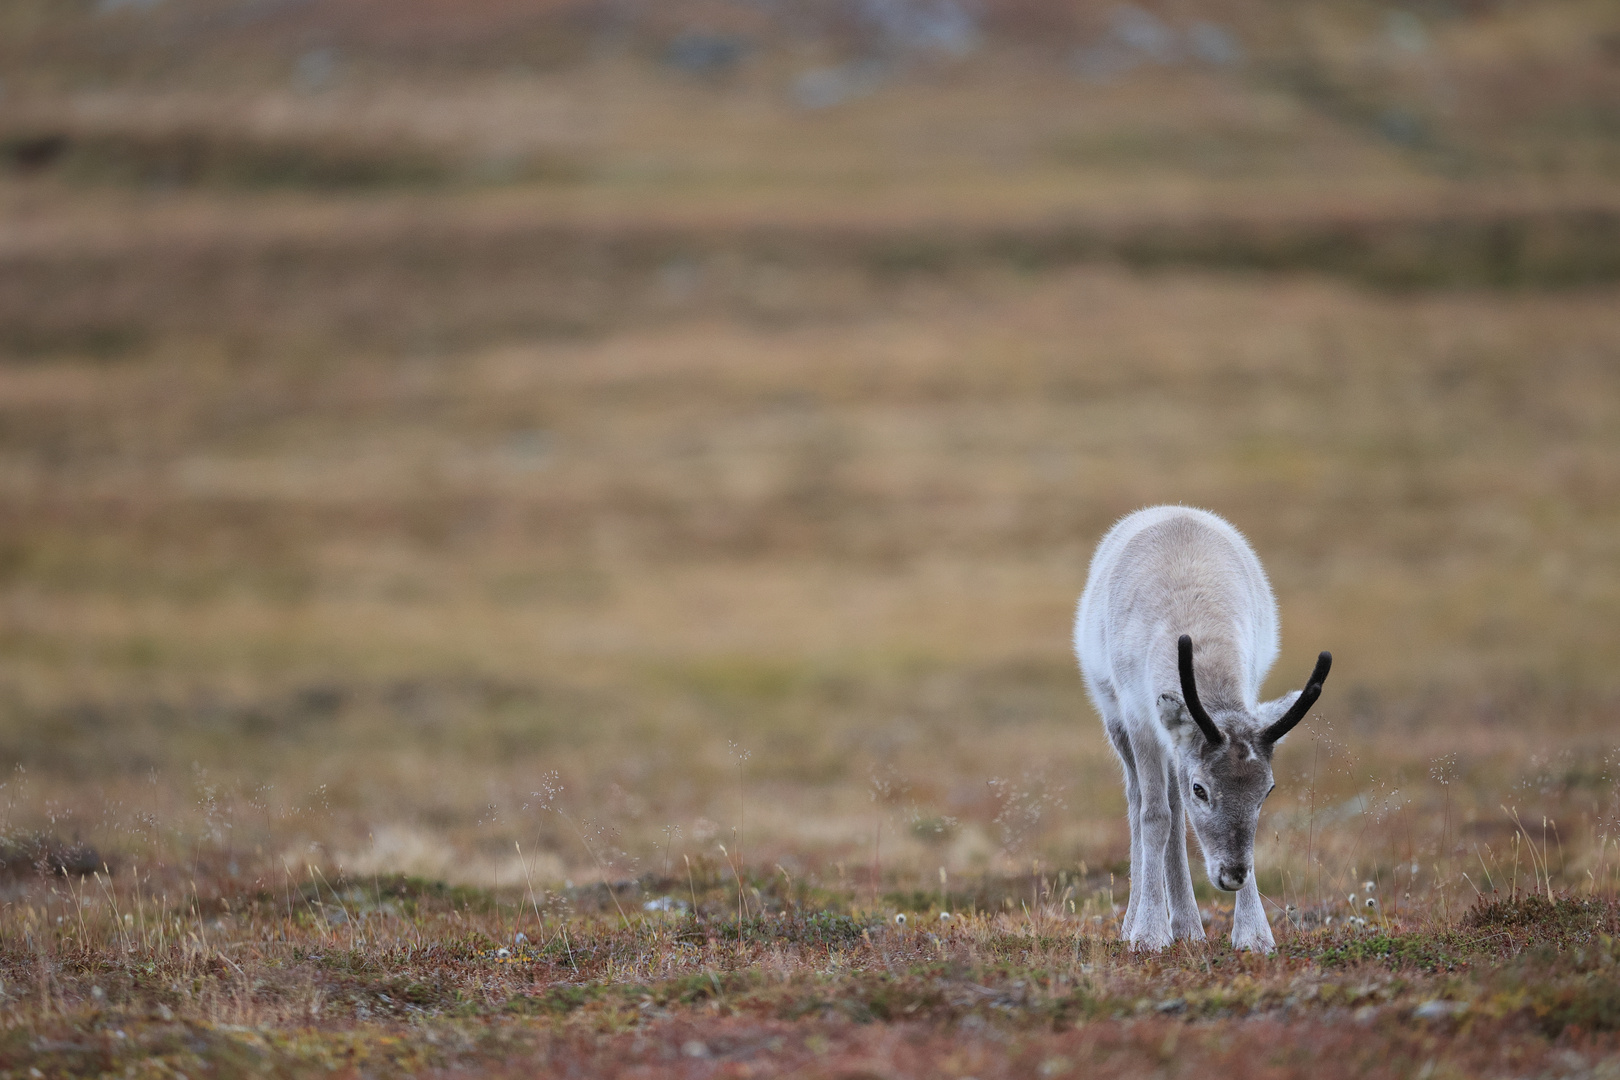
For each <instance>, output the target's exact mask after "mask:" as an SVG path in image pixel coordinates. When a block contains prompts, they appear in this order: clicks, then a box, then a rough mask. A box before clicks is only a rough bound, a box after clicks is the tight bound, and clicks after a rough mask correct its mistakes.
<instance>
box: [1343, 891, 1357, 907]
mask: <svg viewBox="0 0 1620 1080" xmlns="http://www.w3.org/2000/svg"><path fill="white" fill-rule="evenodd" d="M1345 899H1346V900H1348V901H1349V902H1350V906H1351V907H1355V906H1356V894H1355V893H1351V894H1350V895H1349V896H1347V897H1345Z"/></svg>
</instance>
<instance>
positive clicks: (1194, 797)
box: [1159, 634, 1333, 892]
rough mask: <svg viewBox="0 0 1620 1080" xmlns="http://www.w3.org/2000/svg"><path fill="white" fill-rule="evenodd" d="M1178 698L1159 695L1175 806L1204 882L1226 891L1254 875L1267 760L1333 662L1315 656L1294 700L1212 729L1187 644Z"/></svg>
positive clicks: (1268, 779) (1234, 714)
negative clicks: (1171, 752) (1200, 860)
mask: <svg viewBox="0 0 1620 1080" xmlns="http://www.w3.org/2000/svg"><path fill="white" fill-rule="evenodd" d="M1178 652H1179V655H1178V658H1177V659H1178V661H1179V667H1180V671H1181V695H1182V696H1181V698H1179V699H1177V698H1176V697H1174V696H1173V695H1169V694H1167V695H1164V696H1163V697H1162V698H1161V699H1160V701H1159V708H1160V719H1161V721H1162V722H1163V723H1164V725H1165V728H1166V729H1167V730H1168V731H1169V732H1170V735H1171V739H1172V741H1174V743H1175V744H1176V749H1177V755H1176V756H1177V758H1178V759H1179V764H1180V768H1179V769H1178V770H1177V771H1178V773H1179V774H1180V775H1179V776H1178V777H1177V778H1176V782H1177V783H1179V784H1180V785H1181V788H1182V790H1181V801H1182V805H1183V806H1184V807H1185V808H1186V812H1187V819H1188V820H1189V821H1191V822H1192V827H1193V835H1194V836H1196V837H1197V838H1198V846H1199V847H1200V848H1201V849H1202V850H1203V853H1204V867H1205V869H1206V870H1207V871H1208V873H1209V880H1210V882H1211V883H1212V884H1214V885H1215V887H1216V888H1218V889H1225V890H1227V891H1228V892H1233V891H1236V890H1237V889H1240V888H1242V887H1243V884H1244V882H1246V881H1248V880H1249V876H1250V875H1251V874H1253V873H1254V834H1255V830H1256V828H1257V827H1258V826H1259V824H1260V805H1261V803H1263V802H1265V801H1266V796H1267V795H1269V794H1271V790H1272V788H1273V787H1274V786H1275V784H1274V782H1273V780H1272V775H1271V753H1272V750H1273V749H1274V748H1275V747H1276V745H1277V742H1278V740H1280V739H1281V738H1282V737H1283V736H1284V735H1286V734H1288V732H1289V731H1291V730H1292V729H1293V727H1294V725H1296V724H1298V723H1299V722H1300V720H1302V719H1303V718H1304V716H1305V714H1306V713H1307V712H1308V711H1310V707H1311V706H1312V705H1313V704H1315V703H1316V699H1317V698H1318V697H1320V696H1321V693H1322V681H1323V680H1324V679H1326V678H1327V674H1328V669H1329V668H1330V667H1331V666H1332V663H1333V658H1332V656H1330V655H1329V654H1327V653H1322V654H1321V656H1319V657H1318V658H1317V661H1316V670H1315V671H1314V672H1312V674H1311V679H1310V681H1309V682H1308V683H1306V684H1305V689H1304V690H1302V691H1300V692H1299V694H1298V695H1294V694H1290V695H1288V696H1286V697H1281V698H1278V699H1276V700H1275V701H1268V702H1266V703H1265V704H1263V705H1261V706H1260V708H1259V710H1258V712H1259V715H1258V716H1251V715H1250V714H1249V713H1248V712H1247V711H1244V710H1222V711H1221V712H1220V713H1219V722H1217V720H1216V719H1215V718H1212V717H1211V716H1210V715H1209V713H1207V712H1205V711H1204V707H1203V705H1202V704H1201V703H1200V702H1199V700H1198V688H1197V685H1196V681H1195V679H1194V677H1193V663H1192V639H1191V638H1189V637H1187V636H1186V635H1185V634H1183V635H1182V637H1181V640H1180V642H1179V644H1178Z"/></svg>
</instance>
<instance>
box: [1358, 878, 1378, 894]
mask: <svg viewBox="0 0 1620 1080" xmlns="http://www.w3.org/2000/svg"><path fill="white" fill-rule="evenodd" d="M1377 890H1378V882H1376V881H1363V882H1362V883H1361V891H1362V892H1376V891H1377Z"/></svg>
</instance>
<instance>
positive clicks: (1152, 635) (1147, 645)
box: [1074, 506, 1333, 952]
mask: <svg viewBox="0 0 1620 1080" xmlns="http://www.w3.org/2000/svg"><path fill="white" fill-rule="evenodd" d="M1074 651H1075V655H1076V657H1077V658H1078V659H1079V661H1080V670H1081V672H1082V674H1083V675H1084V676H1085V681H1086V688H1087V690H1088V691H1089V692H1090V694H1091V700H1092V702H1093V703H1094V704H1095V705H1096V707H1097V712H1098V713H1099V714H1101V716H1102V721H1103V726H1104V727H1105V728H1106V729H1107V731H1108V739H1109V741H1110V742H1111V743H1112V744H1113V746H1114V751H1115V752H1116V753H1117V754H1118V755H1119V760H1120V764H1121V765H1122V766H1124V769H1125V798H1126V802H1127V803H1128V804H1129V808H1130V823H1131V895H1130V903H1129V904H1128V905H1127V906H1126V909H1125V922H1124V924H1123V925H1122V927H1121V933H1122V934H1123V935H1124V937H1125V938H1126V940H1128V941H1129V942H1130V943H1131V946H1132V947H1133V948H1135V949H1144V950H1146V949H1162V948H1164V947H1165V946H1167V945H1169V944H1170V943H1171V942H1172V941H1174V940H1176V939H1178V938H1187V939H1190V940H1194V941H1199V940H1202V939H1203V937H1204V927H1203V921H1202V920H1201V919H1200V918H1199V914H1198V904H1197V901H1196V900H1194V898H1193V885H1192V874H1191V873H1190V871H1189V870H1188V867H1187V843H1186V823H1185V822H1186V820H1191V822H1192V828H1193V835H1194V836H1196V837H1197V838H1198V846H1199V847H1200V848H1202V849H1203V854H1204V868H1205V871H1206V872H1207V873H1208V874H1209V878H1210V881H1211V882H1212V883H1214V885H1215V886H1216V887H1217V888H1219V889H1223V890H1226V891H1228V892H1232V891H1236V892H1237V902H1236V908H1235V911H1234V913H1233V919H1232V945H1233V947H1234V948H1237V949H1253V950H1256V951H1260V952H1270V951H1272V950H1273V949H1274V948H1275V947H1276V942H1275V941H1274V939H1273V938H1272V936H1271V926H1270V924H1269V923H1268V922H1267V920H1266V913H1265V909H1264V908H1263V907H1262V906H1261V903H1260V891H1259V889H1258V888H1257V887H1256V885H1255V874H1254V833H1255V828H1256V826H1257V825H1258V824H1259V820H1260V804H1261V803H1263V802H1264V801H1265V798H1266V796H1267V795H1269V794H1271V790H1272V788H1273V787H1274V786H1275V784H1274V783H1273V782H1272V775H1271V754H1272V751H1273V750H1274V749H1275V748H1276V746H1277V743H1278V742H1279V741H1280V740H1281V739H1282V737H1283V736H1284V735H1287V734H1288V732H1289V731H1291V730H1293V728H1294V725H1296V724H1298V723H1299V722H1300V720H1302V719H1303V718H1304V716H1305V714H1306V712H1308V711H1309V710H1310V707H1311V706H1312V705H1313V704H1315V703H1316V699H1317V698H1318V697H1319V696H1320V695H1321V693H1322V682H1323V680H1324V679H1326V678H1327V674H1328V668H1329V667H1330V666H1331V665H1332V663H1333V657H1332V656H1331V655H1330V654H1328V653H1325V652H1324V653H1322V654H1321V656H1320V657H1318V659H1317V661H1316V670H1315V671H1314V672H1312V674H1311V678H1310V681H1309V682H1307V683H1306V684H1305V689H1304V690H1296V691H1293V692H1292V693H1289V694H1285V695H1283V696H1282V697H1280V698H1277V699H1276V700H1274V701H1266V702H1261V701H1259V700H1258V698H1259V692H1260V684H1261V682H1262V681H1263V680H1264V679H1265V677H1266V672H1267V671H1269V670H1270V669H1271V665H1272V663H1273V662H1274V661H1275V660H1276V659H1277V601H1276V599H1275V598H1274V597H1273V596H1272V594H1271V586H1270V584H1269V583H1268V582H1267V581H1266V574H1265V571H1264V570H1262V569H1261V568H1260V560H1259V558H1258V557H1256V555H1255V553H1254V549H1253V548H1251V547H1250V546H1249V544H1248V541H1246V540H1245V539H1244V538H1243V536H1242V534H1240V533H1239V532H1238V531H1237V530H1236V529H1235V528H1233V527H1232V526H1231V525H1230V524H1228V523H1227V522H1226V521H1224V520H1222V519H1221V518H1219V517H1217V516H1215V515H1214V514H1211V513H1209V512H1208V511H1205V510H1194V509H1191V508H1188V507H1182V506H1156V507H1151V508H1149V509H1146V510H1138V511H1137V512H1136V513H1134V514H1131V515H1129V516H1128V517H1126V518H1125V519H1124V520H1122V521H1120V522H1119V524H1117V525H1115V526H1114V527H1113V528H1112V529H1110V530H1109V532H1108V535H1107V536H1105V537H1103V540H1102V543H1100V544H1098V545H1097V554H1096V555H1095V556H1094V557H1093V558H1092V560H1091V572H1090V574H1089V575H1088V577H1087V579H1086V591H1085V592H1084V593H1083V594H1082V595H1081V597H1080V607H1079V610H1078V611H1077V612H1076V614H1075V620H1074Z"/></svg>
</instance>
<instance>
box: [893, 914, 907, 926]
mask: <svg viewBox="0 0 1620 1080" xmlns="http://www.w3.org/2000/svg"><path fill="white" fill-rule="evenodd" d="M894 925H896V926H904V925H906V913H905V912H903V911H902V912H901V913H900V914H898V915H896V916H895V917H894Z"/></svg>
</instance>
